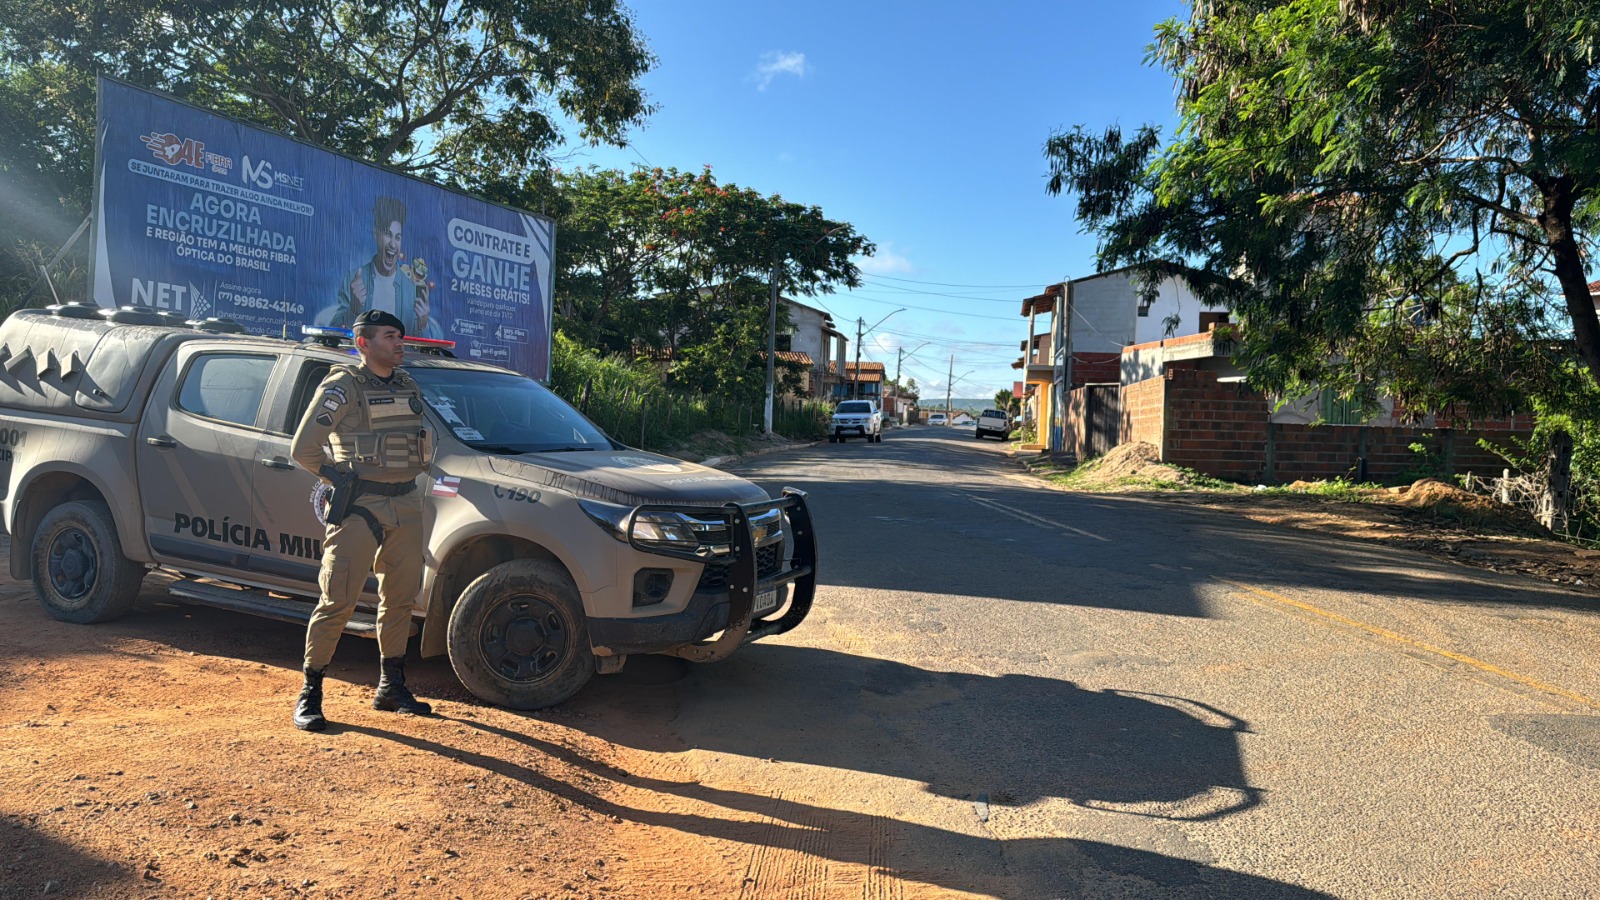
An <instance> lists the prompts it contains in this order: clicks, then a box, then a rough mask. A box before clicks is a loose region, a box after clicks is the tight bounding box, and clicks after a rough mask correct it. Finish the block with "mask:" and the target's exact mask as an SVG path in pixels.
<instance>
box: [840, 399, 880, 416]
mask: <svg viewBox="0 0 1600 900" xmlns="http://www.w3.org/2000/svg"><path fill="white" fill-rule="evenodd" d="M835 412H842V413H870V412H872V404H871V403H868V402H867V401H865V400H846V401H845V402H843V403H841V404H839V408H838V409H837V410H835Z"/></svg>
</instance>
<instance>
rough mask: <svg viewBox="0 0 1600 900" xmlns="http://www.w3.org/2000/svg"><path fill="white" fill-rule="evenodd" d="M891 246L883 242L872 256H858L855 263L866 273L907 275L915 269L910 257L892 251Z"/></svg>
mask: <svg viewBox="0 0 1600 900" xmlns="http://www.w3.org/2000/svg"><path fill="white" fill-rule="evenodd" d="M893 247H894V245H893V244H892V243H888V242H885V243H884V244H883V246H881V247H879V248H878V252H877V253H875V254H873V255H872V256H864V257H858V258H857V259H856V265H857V266H858V267H860V269H861V271H863V272H865V273H867V274H868V275H909V274H911V273H912V272H914V271H916V267H915V266H913V265H912V264H911V260H910V258H909V257H905V256H902V255H900V254H898V253H896V252H894V249H893Z"/></svg>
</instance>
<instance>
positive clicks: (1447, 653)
mask: <svg viewBox="0 0 1600 900" xmlns="http://www.w3.org/2000/svg"><path fill="white" fill-rule="evenodd" d="M1217 580H1218V581H1221V582H1222V583H1223V584H1227V585H1231V586H1233V587H1236V588H1238V589H1239V590H1241V591H1245V592H1246V593H1250V594H1255V595H1256V596H1258V597H1265V598H1266V599H1268V600H1271V601H1273V602H1274V603H1281V604H1283V605H1285V606H1292V607H1294V608H1295V609H1299V610H1303V611H1305V612H1308V613H1311V614H1312V615H1315V616H1321V617H1322V618H1324V619H1328V620H1330V621H1333V622H1338V623H1339V624H1341V625H1348V626H1350V627H1352V628H1359V629H1361V630H1362V631H1365V632H1368V633H1370V634H1375V635H1377V636H1378V637H1382V638H1387V639H1389V640H1391V641H1394V642H1395V643H1398V644H1404V645H1405V646H1407V647H1411V648H1414V649H1417V650H1423V651H1426V652H1428V653H1432V654H1434V655H1435V656H1442V657H1444V658H1445V659H1448V660H1453V661H1455V662H1458V663H1461V664H1463V665H1468V666H1471V667H1473V668H1474V669H1477V670H1479V671H1482V672H1488V673H1489V674H1491V675H1498V676H1499V677H1501V678H1504V679H1506V680H1507V681H1514V682H1516V683H1517V684H1520V685H1523V686H1525V687H1531V688H1533V689H1535V690H1539V691H1543V692H1545V693H1546V694H1554V695H1555V696H1557V697H1562V698H1564V699H1567V700H1571V701H1572V702H1574V703H1579V704H1582V705H1583V706H1587V707H1589V708H1591V709H1600V700H1594V699H1593V698H1590V697H1585V696H1584V695H1582V694H1578V693H1574V692H1572V691H1569V690H1567V689H1566V688H1559V687H1556V686H1555V685H1553V684H1545V683H1544V682H1542V681H1539V680H1538V679H1535V678H1529V677H1528V676H1526V675H1519V674H1517V673H1516V672H1512V671H1510V670H1508V669H1502V668H1500V667H1499V666H1497V665H1495V664H1493V663H1486V662H1484V661H1483V660H1481V659H1474V658H1473V657H1470V656H1467V655H1466V654H1464V653H1457V652H1455V651H1454V650H1446V649H1444V648H1443V647H1435V646H1433V645H1432V644H1428V643H1424V642H1423V641H1419V640H1416V639H1415V638H1409V637H1406V636H1405V635H1403V634H1400V633H1398V632H1394V631H1390V630H1389V629H1387V628H1381V627H1379V626H1377V625H1369V624H1367V623H1366V622H1362V621H1359V620H1357V619H1352V618H1350V617H1349V616H1341V615H1339V614H1338V613H1336V612H1330V611H1328V610H1326V609H1323V608H1321V607H1319V606H1312V605H1311V604H1309V603H1306V602H1304V601H1301V600H1295V599H1293V598H1291V597H1285V596H1284V595H1282V594H1278V593H1274V592H1272V591H1269V590H1266V589H1265V588H1258V587H1251V586H1250V585H1248V584H1241V583H1239V582H1237V581H1229V580H1228V579H1226V578H1219V579H1217ZM1256 602H1259V601H1256ZM1263 605H1265V604H1263Z"/></svg>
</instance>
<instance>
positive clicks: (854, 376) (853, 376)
mask: <svg viewBox="0 0 1600 900" xmlns="http://www.w3.org/2000/svg"><path fill="white" fill-rule="evenodd" d="M891 315H893V314H892V313H891ZM866 326H867V323H866V321H865V320H864V319H859V318H858V319H856V367H855V370H854V371H852V372H851V373H850V397H851V399H854V398H856V397H859V396H861V385H860V384H859V383H858V382H859V381H860V380H861V330H862V329H863V328H865V327H866Z"/></svg>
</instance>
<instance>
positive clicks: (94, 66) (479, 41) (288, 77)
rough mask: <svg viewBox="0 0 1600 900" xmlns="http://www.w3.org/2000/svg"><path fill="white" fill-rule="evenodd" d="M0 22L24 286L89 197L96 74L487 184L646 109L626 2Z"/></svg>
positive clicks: (103, 15) (1, 109)
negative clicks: (566, 125)
mask: <svg viewBox="0 0 1600 900" xmlns="http://www.w3.org/2000/svg"><path fill="white" fill-rule="evenodd" d="M0 23H3V24H0V126H3V127H4V130H5V132H6V134H7V135H8V143H9V144H10V147H9V152H7V153H5V154H0V178H4V179H5V182H6V183H7V186H8V187H9V188H10V192H15V193H16V194H17V195H18V196H20V197H21V198H23V199H22V201H21V202H23V203H26V204H27V206H26V207H25V208H26V209H27V210H28V211H29V215H30V218H29V219H25V220H22V221H23V222H24V225H25V227H23V228H21V229H18V230H17V231H14V232H12V233H11V234H8V235H6V236H5V238H4V241H5V243H6V248H7V250H8V251H9V252H8V253H7V254H6V258H5V260H3V261H0V265H4V266H5V269H4V270H3V271H0V279H5V280H7V281H9V282H11V284H12V285H15V284H16V283H17V282H18V280H19V279H18V269H19V266H20V265H21V264H22V263H24V262H26V261H28V260H30V259H31V258H32V257H36V256H37V255H38V252H39V250H38V248H39V247H40V246H50V245H51V242H52V241H56V240H58V239H59V238H64V237H65V235H66V233H69V232H70V231H71V229H72V228H73V227H74V226H76V225H77V223H78V221H79V220H80V219H81V218H82V216H83V213H84V211H85V209H86V208H87V206H88V195H89V190H90V180H91V179H90V166H91V164H92V162H93V146H92V131H93V116H94V86H95V76H96V75H97V74H106V75H115V76H120V77H123V78H126V79H129V80H131V81H133V82H136V83H138V84H141V85H145V86H148V87H153V88H158V89H161V90H165V91H168V92H170V93H172V94H175V95H176V96H178V97H180V98H183V99H187V100H191V101H193V102H195V103H198V104H200V105H202V106H206V107H209V108H212V109H216V110H219V111H221V112H224V113H228V114H231V115H234V116H237V117H239V118H242V119H245V120H248V121H251V122H255V123H257V124H260V125H264V126H267V127H269V128H274V129H278V130H281V131H284V132H287V133H289V134H291V135H294V136H295V137H298V138H301V139H304V140H308V141H311V142H314V143H317V144H321V145H323V146H326V147H330V148H332V149H334V150H338V151H341V152H344V153H348V154H351V155H353V156H356V157H358V158H361V159H365V160H368V161H370V162H374V163H379V164H382V165H386V166H390V167H393V168H396V169H398V170H401V171H404V172H407V173H410V174H414V175H418V176H422V177H427V178H431V179H434V180H437V181H442V182H445V183H449V184H453V185H456V186H460V187H466V188H469V189H480V190H481V189H484V188H485V187H487V186H489V185H490V184H492V183H494V182H497V181H501V180H504V179H505V178H506V177H507V176H505V175H504V174H503V173H514V174H513V176H512V178H513V180H514V181H516V182H517V183H520V182H521V181H522V180H523V178H524V177H525V176H524V174H523V173H527V172H529V171H530V170H533V171H536V172H537V171H541V170H543V169H544V168H545V167H546V166H547V161H548V157H549V155H550V153H551V152H552V151H553V150H554V149H555V148H556V147H558V146H559V145H560V144H561V143H562V142H563V140H564V135H563V134H562V130H561V126H560V125H559V124H558V123H559V122H560V121H561V119H562V118H565V119H567V120H570V121H571V122H573V123H574V124H575V127H576V129H577V131H578V133H579V135H580V136H581V137H582V138H583V139H585V140H590V141H608V142H612V143H620V142H621V141H622V139H623V135H624V134H625V133H626V131H627V129H628V128H629V127H631V126H633V125H636V124H638V123H639V122H641V121H642V120H643V119H644V117H645V116H646V115H647V114H648V112H649V110H650V107H649V104H648V102H647V101H646V98H645V96H644V93H643V91H642V89H641V88H640V87H639V84H638V81H639V78H640V76H642V75H643V74H644V73H645V72H646V71H647V70H648V69H649V68H650V66H651V65H652V64H653V63H654V59H653V57H652V56H651V55H650V52H649V50H648V49H647V48H646V47H645V45H644V43H643V40H642V38H641V37H640V36H639V35H638V34H637V33H636V32H635V30H634V25H633V21H632V18H631V17H630V15H629V14H628V12H627V11H626V10H625V9H624V8H622V7H621V6H620V5H619V4H618V3H617V2H616V0H586V2H582V3H573V2H570V0H510V2H489V0H387V2H383V3H377V4H370V3H367V4H363V3H355V2H349V0H300V2H296V3H292V4H290V5H289V6H287V7H286V6H283V5H282V4H269V3H262V2H260V0H222V2H221V3H220V4H218V3H203V4H202V3H197V2H193V0H102V2H97V3H94V4H84V3H79V2H67V3H52V2H44V0H0ZM10 192H8V193H10ZM6 202H7V204H8V206H9V205H10V203H11V202H12V200H11V197H10V196H8V197H7V198H6ZM28 226H31V227H28ZM13 242H18V243H20V245H21V246H20V247H19V245H18V243H13ZM30 245H31V247H32V249H28V248H29V246H30ZM30 254H31V255H30ZM21 280H23V281H26V280H28V276H27V275H26V273H24V277H23V278H22V279H21ZM3 285H4V282H0V287H3Z"/></svg>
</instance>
